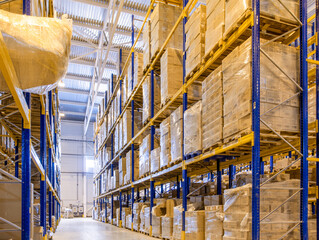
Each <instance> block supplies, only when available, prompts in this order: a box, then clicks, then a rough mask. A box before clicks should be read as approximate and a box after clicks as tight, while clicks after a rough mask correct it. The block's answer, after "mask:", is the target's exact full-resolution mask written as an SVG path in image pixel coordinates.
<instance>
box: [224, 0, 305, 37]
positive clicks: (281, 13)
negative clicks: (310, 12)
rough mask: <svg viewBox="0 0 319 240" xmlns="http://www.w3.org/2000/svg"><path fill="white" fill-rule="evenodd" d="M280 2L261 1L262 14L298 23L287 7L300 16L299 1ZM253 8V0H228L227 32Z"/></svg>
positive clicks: (285, 0)
mask: <svg viewBox="0 0 319 240" xmlns="http://www.w3.org/2000/svg"><path fill="white" fill-rule="evenodd" d="M282 3H283V4H284V6H283V5H282V4H278V3H277V2H276V1H273V0H264V1H261V2H260V14H261V15H265V16H266V17H271V18H273V19H280V20H284V21H286V20H288V21H290V22H294V23H297V21H296V20H295V19H294V17H293V16H291V14H290V13H289V12H288V11H287V10H286V9H285V7H287V8H288V9H289V10H290V11H291V12H292V13H293V14H294V15H295V16H297V17H298V16H299V1H297V0H283V1H282ZM251 9H252V0H227V1H226V5H225V33H226V34H227V33H228V32H229V31H231V28H232V27H233V26H236V25H238V21H239V20H240V19H241V18H242V17H243V16H244V13H245V12H246V11H247V10H251Z"/></svg>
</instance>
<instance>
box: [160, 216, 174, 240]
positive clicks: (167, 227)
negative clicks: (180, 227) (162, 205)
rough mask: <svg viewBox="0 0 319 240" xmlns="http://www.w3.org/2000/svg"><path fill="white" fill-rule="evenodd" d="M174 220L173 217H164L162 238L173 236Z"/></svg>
mask: <svg viewBox="0 0 319 240" xmlns="http://www.w3.org/2000/svg"><path fill="white" fill-rule="evenodd" d="M173 222H174V218H172V217H162V238H167V239H171V237H172V236H173Z"/></svg>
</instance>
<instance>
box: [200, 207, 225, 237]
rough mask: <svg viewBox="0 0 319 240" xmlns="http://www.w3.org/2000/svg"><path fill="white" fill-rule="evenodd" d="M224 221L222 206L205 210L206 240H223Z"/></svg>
mask: <svg viewBox="0 0 319 240" xmlns="http://www.w3.org/2000/svg"><path fill="white" fill-rule="evenodd" d="M223 220H224V213H223V206H222V205H217V206H213V207H206V208H205V230H206V231H205V239H206V240H221V239H222V238H223V235H224V230H223Z"/></svg>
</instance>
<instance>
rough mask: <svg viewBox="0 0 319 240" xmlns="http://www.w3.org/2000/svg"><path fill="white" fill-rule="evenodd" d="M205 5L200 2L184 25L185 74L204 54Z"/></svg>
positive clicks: (196, 64)
mask: <svg viewBox="0 0 319 240" xmlns="http://www.w3.org/2000/svg"><path fill="white" fill-rule="evenodd" d="M205 31H206V6H205V5H203V4H200V5H199V6H198V7H197V8H196V10H195V11H194V12H193V13H192V14H191V16H190V17H189V19H188V20H187V23H186V25H185V33H186V43H185V44H186V56H187V57H186V76H187V75H189V73H190V72H191V71H192V70H193V69H194V68H195V67H196V66H198V65H199V64H200V63H201V61H202V59H203V57H204V54H205Z"/></svg>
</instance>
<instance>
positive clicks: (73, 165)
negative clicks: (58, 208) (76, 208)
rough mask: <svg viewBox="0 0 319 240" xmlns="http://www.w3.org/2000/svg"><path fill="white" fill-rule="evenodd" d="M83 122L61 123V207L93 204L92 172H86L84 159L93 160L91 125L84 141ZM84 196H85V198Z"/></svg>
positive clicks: (89, 205) (88, 206)
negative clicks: (89, 158)
mask: <svg viewBox="0 0 319 240" xmlns="http://www.w3.org/2000/svg"><path fill="white" fill-rule="evenodd" d="M83 132H84V131H83V122H76V121H62V122H61V153H62V154H61V155H62V156H61V180H62V181H61V198H62V202H63V207H69V206H70V204H74V205H85V204H84V200H85V198H86V204H87V207H86V208H87V209H89V208H90V207H91V206H92V204H93V172H88V171H87V170H86V167H85V159H86V158H87V157H91V158H93V125H92V124H90V126H89V129H88V132H87V135H86V139H85V138H84V136H83ZM85 195H86V196H85Z"/></svg>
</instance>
